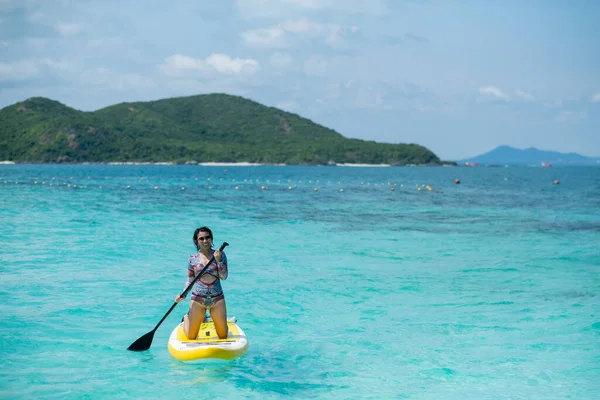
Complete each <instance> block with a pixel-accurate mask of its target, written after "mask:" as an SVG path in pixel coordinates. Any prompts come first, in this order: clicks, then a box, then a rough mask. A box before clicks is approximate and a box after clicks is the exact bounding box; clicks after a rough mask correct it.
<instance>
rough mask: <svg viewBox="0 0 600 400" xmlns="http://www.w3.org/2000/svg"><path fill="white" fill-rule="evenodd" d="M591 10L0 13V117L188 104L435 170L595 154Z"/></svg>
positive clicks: (536, 3)
mask: <svg viewBox="0 0 600 400" xmlns="http://www.w3.org/2000/svg"><path fill="white" fill-rule="evenodd" d="M599 18H600V2H599V1H595V0H587V1H586V0H572V1H562V0H561V1H558V0H545V1H541V0H527V1H523V0H520V1H519V0H505V1H491V0H490V1H484V0H472V1H466V0H462V1H459V0H445V1H442V0H369V1H364V0H219V1H208V0H206V1H200V0H197V1H193V0H169V1H164V0H161V1H159V0H77V1H75V0H0V107H4V106H7V105H10V104H13V103H15V102H17V101H22V100H24V99H27V98H29V97H32V96H45V97H49V98H52V99H55V100H58V101H61V102H62V103H65V104H66V105H68V106H71V107H74V108H77V109H80V110H95V109H98V108H101V107H104V106H107V105H110V104H115V103H120V102H126V101H140V100H154V99H160V98H166V97H174V96H187V95H194V94H201V93H214V92H221V93H231V94H237V95H241V96H244V97H247V98H250V99H252V100H255V101H258V102H260V103H263V104H266V105H269V106H274V107H279V108H282V109H285V110H288V111H291V112H294V113H297V114H299V115H301V116H303V117H307V118H310V119H311V120H313V121H315V122H317V123H320V124H322V125H325V126H328V127H331V128H333V129H335V130H337V131H338V132H340V133H341V134H343V135H344V136H347V137H355V138H361V139H367V140H375V141H380V142H390V143H418V144H421V145H424V146H426V147H428V148H429V149H431V150H432V151H434V152H435V153H436V154H437V155H438V156H440V157H441V158H442V159H462V158H466V157H472V156H475V155H478V154H481V153H484V152H486V151H489V150H491V149H493V148H494V147H496V146H498V145H511V146H515V147H519V148H526V147H530V146H534V147H538V148H540V149H545V150H557V151H563V152H570V151H574V152H578V153H581V154H584V155H588V156H600V45H598V43H600V23H598V21H599Z"/></svg>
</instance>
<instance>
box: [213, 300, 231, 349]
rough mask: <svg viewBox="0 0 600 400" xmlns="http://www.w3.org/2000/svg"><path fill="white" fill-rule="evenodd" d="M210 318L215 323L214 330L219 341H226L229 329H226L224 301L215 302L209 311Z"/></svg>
mask: <svg viewBox="0 0 600 400" xmlns="http://www.w3.org/2000/svg"><path fill="white" fill-rule="evenodd" d="M210 317H211V318H212V320H213V322H214V323H215V330H216V331H217V335H218V336H219V339H227V334H228V333H229V328H228V327H227V306H226V305H225V299H221V300H217V302H216V303H215V305H214V306H212V307H211V309H210Z"/></svg>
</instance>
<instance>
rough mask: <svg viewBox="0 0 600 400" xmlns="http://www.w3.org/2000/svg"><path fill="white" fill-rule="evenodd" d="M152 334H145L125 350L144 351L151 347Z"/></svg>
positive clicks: (151, 332)
mask: <svg viewBox="0 0 600 400" xmlns="http://www.w3.org/2000/svg"><path fill="white" fill-rule="evenodd" d="M154 332H156V331H150V332H148V333H146V334H145V335H144V336H142V337H141V338H139V339H138V340H136V341H135V342H133V343H131V345H130V346H129V347H128V348H127V350H131V351H146V350H148V349H149V348H150V346H152V339H154Z"/></svg>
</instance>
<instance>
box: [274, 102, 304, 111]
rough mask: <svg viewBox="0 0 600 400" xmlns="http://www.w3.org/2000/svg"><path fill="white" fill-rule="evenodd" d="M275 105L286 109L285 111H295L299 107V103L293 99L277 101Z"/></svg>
mask: <svg viewBox="0 0 600 400" xmlns="http://www.w3.org/2000/svg"><path fill="white" fill-rule="evenodd" d="M275 107H277V108H279V109H280V110H284V111H293V110H295V109H296V108H297V107H298V105H297V104H296V103H294V102H293V101H282V102H280V103H277V104H276V105H275Z"/></svg>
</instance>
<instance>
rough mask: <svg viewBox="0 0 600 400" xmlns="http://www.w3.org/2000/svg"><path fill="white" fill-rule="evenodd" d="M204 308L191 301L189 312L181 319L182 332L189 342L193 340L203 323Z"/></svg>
mask: <svg viewBox="0 0 600 400" xmlns="http://www.w3.org/2000/svg"><path fill="white" fill-rule="evenodd" d="M205 315H206V308H204V306H203V305H202V304H200V303H199V302H197V301H194V300H192V301H191V304H190V311H189V312H188V313H187V315H186V316H185V317H183V331H184V332H185V335H186V336H187V337H188V339H190V340H195V339H196V337H197V336H198V332H199V331H200V325H202V322H203V321H204V316H205Z"/></svg>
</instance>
